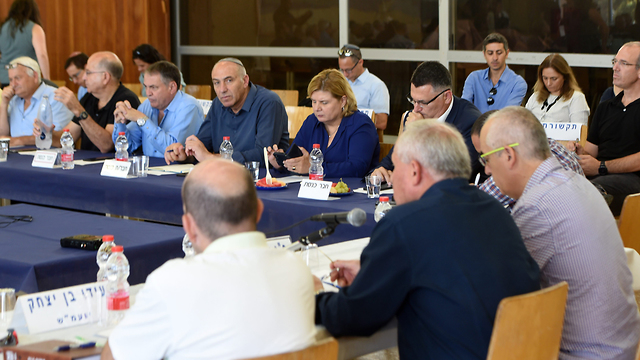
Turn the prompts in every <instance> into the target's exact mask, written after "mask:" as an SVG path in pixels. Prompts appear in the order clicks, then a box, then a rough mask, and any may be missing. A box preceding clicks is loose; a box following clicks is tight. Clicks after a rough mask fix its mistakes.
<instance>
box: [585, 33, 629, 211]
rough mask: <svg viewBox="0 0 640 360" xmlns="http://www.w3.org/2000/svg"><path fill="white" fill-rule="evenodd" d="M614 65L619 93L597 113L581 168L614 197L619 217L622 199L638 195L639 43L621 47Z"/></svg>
mask: <svg viewBox="0 0 640 360" xmlns="http://www.w3.org/2000/svg"><path fill="white" fill-rule="evenodd" d="M612 63H613V85H614V86H617V87H618V88H620V89H622V91H621V92H620V93H619V94H618V95H617V96H616V97H614V98H613V99H610V100H607V101H605V102H603V103H601V104H600V105H598V108H597V109H596V112H595V114H594V115H593V119H592V121H591V125H589V135H588V136H587V143H586V144H585V146H584V148H582V147H580V146H578V147H577V150H576V151H577V153H578V155H579V156H580V165H582V168H583V169H584V173H585V174H587V176H590V177H592V178H591V181H592V182H593V183H595V184H599V185H601V186H602V187H603V188H604V189H605V190H606V191H607V193H608V194H610V195H612V196H613V201H612V202H611V205H610V208H611V211H612V212H613V215H615V216H617V215H620V211H621V210H622V205H623V204H624V199H625V197H626V196H627V195H629V194H634V193H638V192H640V100H639V99H640V42H637V41H634V42H630V43H626V44H624V45H623V46H622V47H621V48H620V50H619V51H618V53H617V54H616V57H615V58H614V59H613V61H612Z"/></svg>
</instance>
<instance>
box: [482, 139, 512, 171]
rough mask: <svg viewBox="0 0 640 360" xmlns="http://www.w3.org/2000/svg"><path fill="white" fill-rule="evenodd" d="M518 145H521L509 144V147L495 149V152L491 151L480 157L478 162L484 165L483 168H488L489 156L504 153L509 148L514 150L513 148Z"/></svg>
mask: <svg viewBox="0 0 640 360" xmlns="http://www.w3.org/2000/svg"><path fill="white" fill-rule="evenodd" d="M518 145H520V143H513V144H509V145H507V146H502V147H499V148H497V149H493V150H491V151H489V152H487V153H484V154H482V155H480V156H478V161H480V164H482V166H487V156H489V155H491V154H495V153H497V152H498V151H502V150H504V149H505V148H507V147H511V148H512V147H516V146H518Z"/></svg>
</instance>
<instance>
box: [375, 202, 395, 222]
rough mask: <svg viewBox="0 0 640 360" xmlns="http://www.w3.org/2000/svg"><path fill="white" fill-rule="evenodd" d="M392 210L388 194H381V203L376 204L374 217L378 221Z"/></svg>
mask: <svg viewBox="0 0 640 360" xmlns="http://www.w3.org/2000/svg"><path fill="white" fill-rule="evenodd" d="M389 210H391V204H389V197H388V196H380V203H379V204H378V206H376V211H375V212H374V213H373V219H374V220H375V221H376V222H378V221H380V220H381V219H382V218H383V217H385V215H387V213H388V212H389Z"/></svg>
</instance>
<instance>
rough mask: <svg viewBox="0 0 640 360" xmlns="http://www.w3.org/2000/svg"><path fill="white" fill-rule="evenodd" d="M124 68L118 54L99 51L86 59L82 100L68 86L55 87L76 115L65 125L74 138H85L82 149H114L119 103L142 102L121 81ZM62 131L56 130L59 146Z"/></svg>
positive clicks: (132, 103) (56, 140)
mask: <svg viewBox="0 0 640 360" xmlns="http://www.w3.org/2000/svg"><path fill="white" fill-rule="evenodd" d="M123 71H124V69H123V67H122V62H121V61H120V59H118V56H117V55H116V54H114V53H112V52H108V51H103V52H97V53H95V54H93V55H91V56H90V57H89V60H88V61H87V65H86V67H85V73H84V79H85V83H86V86H87V91H88V92H87V94H86V95H84V96H83V97H82V99H81V100H80V101H78V99H77V98H76V96H75V94H74V93H73V92H72V91H71V90H69V89H68V88H66V87H61V88H59V89H58V90H56V92H55V99H56V100H58V101H60V102H61V103H63V104H64V105H65V106H66V107H67V108H68V109H69V110H71V112H73V114H74V115H75V117H74V118H73V120H72V121H71V122H70V123H69V124H68V125H67V126H66V128H68V129H69V132H71V135H72V136H73V141H76V142H77V141H78V138H81V139H82V142H81V144H80V148H81V149H82V150H97V151H101V152H103V153H106V152H110V151H113V141H112V140H111V133H112V132H113V120H114V116H113V112H114V111H115V109H116V103H117V102H118V101H124V100H128V101H129V103H130V104H131V106H133V107H134V108H136V109H137V108H138V106H140V100H139V99H138V96H137V95H136V94H134V93H133V92H132V91H131V90H129V89H127V88H126V87H124V86H123V85H122V84H121V83H120V78H121V77H122V72H123ZM38 131H39V130H38ZM34 133H35V126H34ZM38 134H39V132H38ZM61 135H62V131H54V132H53V146H60V136H61Z"/></svg>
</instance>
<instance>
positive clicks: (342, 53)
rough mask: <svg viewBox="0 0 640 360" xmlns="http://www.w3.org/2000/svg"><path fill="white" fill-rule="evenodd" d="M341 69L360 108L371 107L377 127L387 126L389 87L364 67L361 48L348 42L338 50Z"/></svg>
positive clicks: (382, 128)
mask: <svg viewBox="0 0 640 360" xmlns="http://www.w3.org/2000/svg"><path fill="white" fill-rule="evenodd" d="M338 56H339V58H338V65H339V67H340V71H341V72H342V74H344V76H345V77H346V78H347V81H348V82H349V85H351V90H353V93H354V94H355V95H356V101H357V102H358V108H359V109H371V110H373V111H374V112H375V113H376V128H377V129H379V130H384V129H386V128H387V118H388V117H389V89H387V85H386V84H385V83H384V81H382V80H380V78H379V77H377V76H375V75H373V74H372V73H370V72H369V69H367V68H365V67H364V59H362V52H361V51H360V48H359V47H357V46H355V45H351V44H346V45H344V46H343V47H342V48H341V49H340V50H339V51H338Z"/></svg>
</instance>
